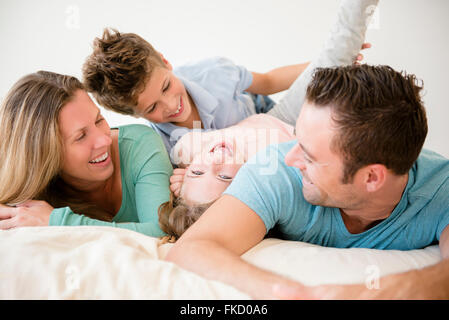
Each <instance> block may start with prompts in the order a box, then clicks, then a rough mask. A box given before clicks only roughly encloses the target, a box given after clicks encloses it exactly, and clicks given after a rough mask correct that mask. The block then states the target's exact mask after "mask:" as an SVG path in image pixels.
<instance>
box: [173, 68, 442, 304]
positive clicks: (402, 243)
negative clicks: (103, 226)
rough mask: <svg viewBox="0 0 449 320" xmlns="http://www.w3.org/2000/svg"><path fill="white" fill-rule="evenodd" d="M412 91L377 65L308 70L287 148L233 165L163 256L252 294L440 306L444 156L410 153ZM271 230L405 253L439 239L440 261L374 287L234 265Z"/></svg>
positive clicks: (419, 135) (416, 145) (416, 117)
mask: <svg viewBox="0 0 449 320" xmlns="http://www.w3.org/2000/svg"><path fill="white" fill-rule="evenodd" d="M420 89H421V87H420V86H419V85H418V84H417V81H416V78H415V77H414V76H413V75H403V74H401V73H398V72H396V71H394V70H393V69H391V68H390V67H387V66H378V67H373V66H367V65H362V66H347V67H338V68H322V69H318V70H317V71H316V72H315V74H314V77H313V79H312V81H311V83H310V84H309V86H308V88H307V94H306V102H305V103H304V105H303V107H302V110H301V112H300V115H299V118H298V121H297V124H296V137H297V140H294V141H291V142H287V143H284V144H280V145H275V146H272V147H271V148H268V149H267V150H265V151H264V152H262V153H259V154H258V155H257V156H256V160H255V161H252V164H246V165H244V166H243V167H242V169H240V171H239V173H238V174H237V176H236V178H235V180H234V182H233V184H231V186H230V187H229V188H228V189H227V191H226V192H225V195H224V196H222V198H220V199H219V200H218V201H217V202H216V203H215V204H214V205H212V206H211V207H210V209H209V210H207V211H206V212H205V213H204V215H203V216H202V217H201V218H200V219H199V220H198V222H197V223H196V224H194V225H193V226H192V227H191V228H190V229H188V230H187V232H186V233H185V234H184V235H183V236H182V237H181V238H180V240H179V241H178V243H177V244H176V245H175V246H174V247H173V248H172V250H171V251H170V253H169V255H168V256H167V259H168V260H171V261H175V262H176V263H178V264H180V265H181V266H183V267H185V268H187V269H190V270H193V271H195V272H198V273H200V274H202V275H204V276H206V277H209V278H212V279H217V280H221V281H223V282H226V283H228V284H231V285H233V286H235V287H236V288H239V289H240V290H242V291H245V292H247V293H249V294H250V295H251V296H253V297H254V298H264V299H266V298H276V297H277V298H279V297H280V298H345V297H346V298H374V297H379V298H449V226H448V225H449V160H447V159H445V158H443V157H442V156H439V155H438V154H436V153H433V152H431V151H427V150H422V146H423V143H424V140H425V137H426V134H427V120H426V114H425V110H424V107H423V105H422V101H421V99H420V95H419V92H420ZM273 155H275V156H273ZM267 158H268V159H270V161H278V170H277V172H276V174H275V175H260V172H261V169H263V167H264V166H267V165H269V164H267ZM284 160H285V161H284ZM262 163H265V164H264V165H261V164H262ZM275 226H276V227H277V228H278V229H279V231H280V232H281V233H282V234H283V235H284V236H285V238H286V239H290V240H298V241H306V242H310V243H315V244H319V245H324V246H331V247H365V248H378V249H400V250H410V249H418V248H423V247H425V246H428V245H430V244H432V243H435V242H438V241H439V244H440V248H441V254H442V257H443V260H442V261H441V262H440V263H438V264H437V265H434V266H431V267H428V268H425V269H422V270H420V271H410V272H407V273H402V274H397V275H390V276H387V277H384V278H383V279H381V290H368V289H366V288H365V287H364V285H358V286H357V285H350V286H320V287H313V288H310V287H305V286H303V285H301V284H299V283H296V282H294V281H291V280H288V279H285V278H283V277H281V276H278V275H275V274H272V273H269V272H266V271H263V270H261V269H258V268H256V267H254V266H252V265H249V264H247V263H246V262H244V261H243V260H242V259H241V258H240V257H239V256H240V255H241V254H243V253H244V252H245V251H247V250H249V249H250V248H251V247H253V246H254V245H256V244H257V243H258V242H260V241H261V240H262V239H263V237H264V236H265V234H266V233H267V232H268V231H269V230H270V229H272V228H274V227H275ZM206 253H207V254H206ZM423 278H425V279H426V281H422V279H423Z"/></svg>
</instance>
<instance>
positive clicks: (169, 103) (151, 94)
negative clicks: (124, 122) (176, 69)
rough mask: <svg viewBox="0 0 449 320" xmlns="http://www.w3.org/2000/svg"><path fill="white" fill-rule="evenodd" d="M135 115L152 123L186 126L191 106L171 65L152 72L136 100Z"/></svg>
mask: <svg viewBox="0 0 449 320" xmlns="http://www.w3.org/2000/svg"><path fill="white" fill-rule="evenodd" d="M137 114H138V115H139V116H141V117H143V118H145V119H148V120H150V121H151V122H154V123H164V122H174V123H176V124H177V125H179V126H187V125H186V124H188V122H189V120H190V119H191V114H192V105H191V103H190V99H189V96H188V94H187V91H186V89H185V87H184V85H183V83H182V82H181V80H179V79H178V78H177V77H176V76H175V75H174V74H173V72H172V68H171V65H169V64H168V65H167V68H162V67H156V68H155V69H154V70H153V73H152V75H151V77H150V79H149V80H148V81H147V83H146V85H145V89H144V91H143V92H142V93H141V94H140V95H139V97H138V99H137Z"/></svg>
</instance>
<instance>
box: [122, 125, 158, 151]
mask: <svg viewBox="0 0 449 320" xmlns="http://www.w3.org/2000/svg"><path fill="white" fill-rule="evenodd" d="M117 129H118V130H119V134H118V143H119V148H120V149H121V151H124V150H125V149H128V150H129V151H131V150H134V151H136V152H142V151H143V152H148V151H151V150H152V151H160V150H162V149H163V150H165V146H164V143H163V141H162V138H161V136H160V135H159V134H158V133H157V132H156V131H155V130H154V129H153V128H151V127H149V126H146V125H144V124H128V125H123V126H119V127H117Z"/></svg>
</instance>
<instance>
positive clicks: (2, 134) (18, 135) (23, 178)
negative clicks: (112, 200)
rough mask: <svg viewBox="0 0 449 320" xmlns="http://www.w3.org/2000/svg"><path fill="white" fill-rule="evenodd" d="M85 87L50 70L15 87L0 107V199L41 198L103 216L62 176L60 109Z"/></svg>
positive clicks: (13, 202) (5, 201)
mask: <svg viewBox="0 0 449 320" xmlns="http://www.w3.org/2000/svg"><path fill="white" fill-rule="evenodd" d="M83 89H84V87H83V85H82V84H81V82H80V81H79V80H78V79H76V78H75V77H72V76H67V75H61V74H57V73H53V72H48V71H38V72H36V73H33V74H29V75H27V76H24V77H23V78H21V79H19V80H18V81H17V82H16V83H15V84H14V85H13V87H12V88H11V89H10V91H9V92H8V94H7V96H6V98H5V99H4V101H3V102H2V106H1V109H0V163H1V165H0V181H1V183H0V203H2V204H8V205H17V204H19V203H21V202H24V201H26V200H30V199H40V200H46V201H47V202H49V203H50V204H51V205H52V206H54V207H61V206H70V207H71V209H72V210H74V211H75V210H77V209H81V210H87V211H84V212H83V211H81V212H80V213H83V214H86V215H89V216H91V217H97V218H100V217H101V216H102V213H101V210H97V209H92V208H93V206H92V205H90V204H86V203H84V202H83V201H82V200H81V199H80V198H79V196H76V195H75V193H76V192H75V191H74V190H72V189H71V188H70V186H68V185H67V184H65V183H64V182H63V181H62V179H60V178H59V172H60V169H61V164H62V161H63V141H62V138H61V135H60V131H59V125H58V120H59V113H60V111H61V109H62V108H63V107H64V106H65V105H66V104H67V103H68V102H69V101H70V100H71V99H72V98H73V96H74V94H75V92H76V91H77V90H83ZM91 209H92V210H91ZM89 211H90V213H89Z"/></svg>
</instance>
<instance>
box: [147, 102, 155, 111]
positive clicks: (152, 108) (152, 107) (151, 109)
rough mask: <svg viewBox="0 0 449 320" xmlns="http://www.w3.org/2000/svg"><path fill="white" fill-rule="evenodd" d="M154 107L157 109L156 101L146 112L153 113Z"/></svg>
mask: <svg viewBox="0 0 449 320" xmlns="http://www.w3.org/2000/svg"><path fill="white" fill-rule="evenodd" d="M154 109H156V103H155V104H153V105H152V106H151V107H149V108H148V109H147V111H146V113H151V112H153V111H154Z"/></svg>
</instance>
